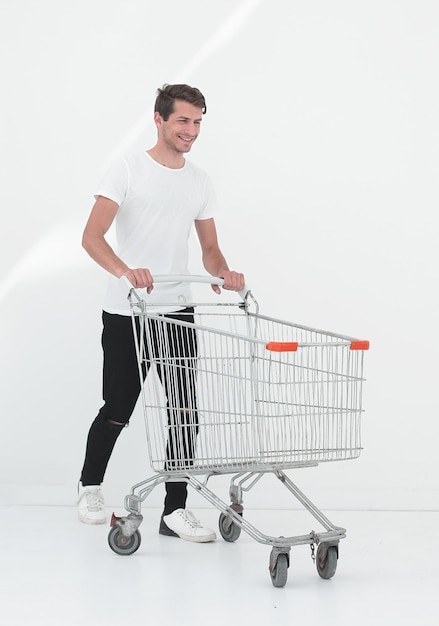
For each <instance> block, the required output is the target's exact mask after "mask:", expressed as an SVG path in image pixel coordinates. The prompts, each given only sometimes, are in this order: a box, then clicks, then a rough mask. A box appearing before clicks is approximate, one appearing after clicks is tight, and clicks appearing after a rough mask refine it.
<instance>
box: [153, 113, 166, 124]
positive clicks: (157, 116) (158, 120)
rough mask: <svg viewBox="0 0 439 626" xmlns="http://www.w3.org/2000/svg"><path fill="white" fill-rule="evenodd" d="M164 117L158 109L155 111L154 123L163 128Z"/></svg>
mask: <svg viewBox="0 0 439 626" xmlns="http://www.w3.org/2000/svg"><path fill="white" fill-rule="evenodd" d="M163 121H164V120H163V118H162V116H161V115H160V113H159V112H158V111H156V112H155V113H154V123H155V125H156V126H157V128H161V126H163Z"/></svg>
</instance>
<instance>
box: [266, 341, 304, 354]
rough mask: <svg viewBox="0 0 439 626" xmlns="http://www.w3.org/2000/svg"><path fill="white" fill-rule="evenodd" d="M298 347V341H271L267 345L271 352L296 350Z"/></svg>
mask: <svg viewBox="0 0 439 626" xmlns="http://www.w3.org/2000/svg"><path fill="white" fill-rule="evenodd" d="M298 347H299V344H298V343H297V341H270V342H269V343H267V344H266V346H265V348H266V350H270V351H271V352H296V351H297V348H298Z"/></svg>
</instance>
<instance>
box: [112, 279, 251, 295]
mask: <svg viewBox="0 0 439 626" xmlns="http://www.w3.org/2000/svg"><path fill="white" fill-rule="evenodd" d="M153 278H154V282H155V283H207V284H209V285H218V286H219V287H222V286H223V285H224V279H223V278H216V277H215V276H196V275H194V276H192V275H186V274H171V275H169V276H168V275H157V276H154V277H153ZM119 284H120V287H121V289H122V290H123V292H124V293H126V296H127V297H128V296H129V294H130V291H131V289H135V287H134V285H132V284H131V282H130V279H129V278H128V277H127V276H121V277H120V278H119ZM249 291H250V290H249V288H248V287H247V285H244V289H242V290H241V291H240V292H239V295H240V296H241V298H242V299H245V297H246V295H247V293H248V292H249Z"/></svg>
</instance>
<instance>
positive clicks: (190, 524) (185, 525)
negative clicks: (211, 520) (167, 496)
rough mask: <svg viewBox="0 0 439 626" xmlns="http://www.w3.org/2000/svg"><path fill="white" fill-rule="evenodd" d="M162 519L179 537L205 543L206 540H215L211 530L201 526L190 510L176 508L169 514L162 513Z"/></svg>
mask: <svg viewBox="0 0 439 626" xmlns="http://www.w3.org/2000/svg"><path fill="white" fill-rule="evenodd" d="M163 521H164V522H165V524H166V526H167V527H168V528H169V529H170V530H173V531H174V533H175V534H176V535H178V536H179V537H180V539H185V540H186V541H194V542H196V543H207V542H208V541H215V539H216V535H215V533H214V532H213V530H211V529H210V528H203V526H202V525H201V523H200V522H199V521H198V520H197V518H196V517H195V515H194V514H193V513H192V511H188V510H186V509H177V510H176V511H173V512H172V513H170V514H169V515H164V516H163ZM162 534H163V533H162Z"/></svg>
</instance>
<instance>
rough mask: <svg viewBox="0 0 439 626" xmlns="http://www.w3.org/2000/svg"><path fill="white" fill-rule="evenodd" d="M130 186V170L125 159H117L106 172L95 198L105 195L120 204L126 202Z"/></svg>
mask: <svg viewBox="0 0 439 626" xmlns="http://www.w3.org/2000/svg"><path fill="white" fill-rule="evenodd" d="M128 186H129V171H128V165H127V162H126V161H125V159H119V160H118V161H115V162H114V163H113V164H112V165H111V166H110V167H109V169H108V170H107V171H106V173H105V174H104V176H103V178H102V180H101V182H100V183H99V186H98V188H97V189H96V191H95V194H94V196H95V198H97V197H98V196H104V197H105V198H109V199H110V200H113V202H116V203H117V204H118V205H119V206H120V205H121V204H122V203H123V202H124V200H125V198H126V196H127V191H128Z"/></svg>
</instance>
